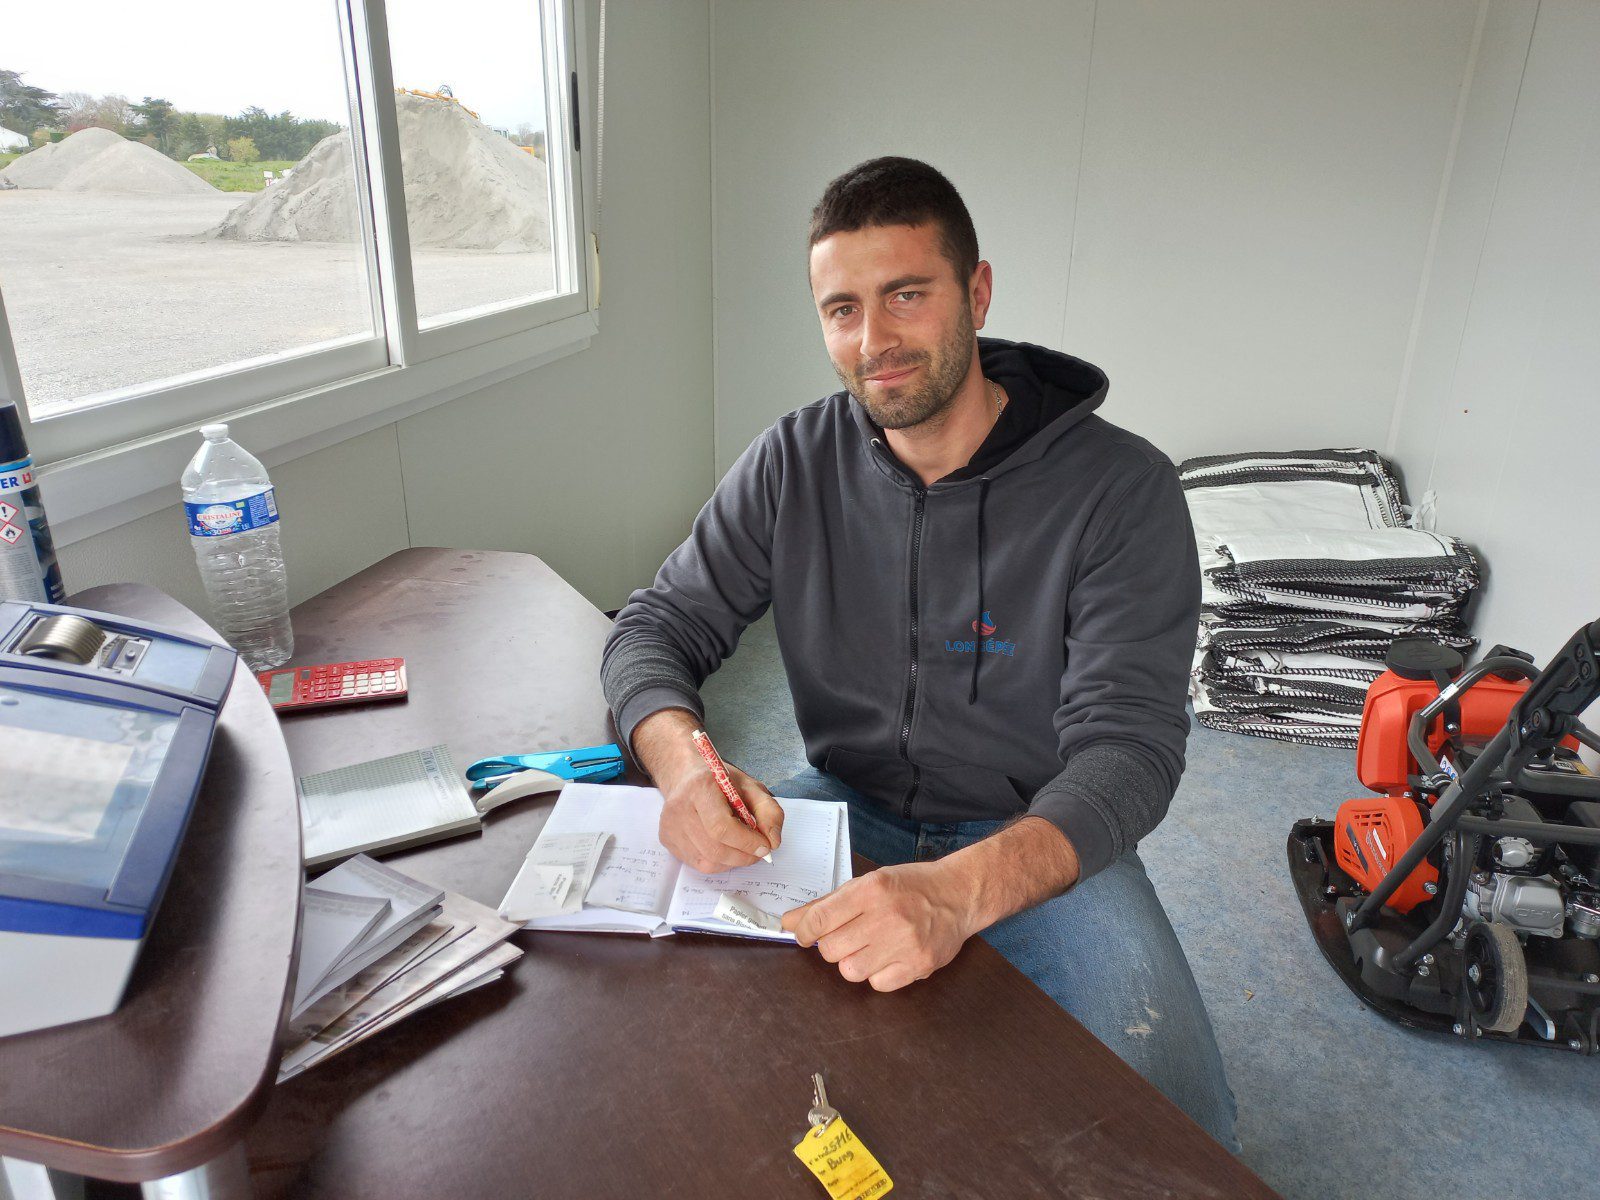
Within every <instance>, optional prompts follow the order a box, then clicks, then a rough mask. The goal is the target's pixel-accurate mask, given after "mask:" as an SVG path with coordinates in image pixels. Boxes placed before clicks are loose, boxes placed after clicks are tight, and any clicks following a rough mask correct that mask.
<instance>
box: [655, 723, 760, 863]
mask: <svg viewBox="0 0 1600 1200" xmlns="http://www.w3.org/2000/svg"><path fill="white" fill-rule="evenodd" d="M698 728H700V723H699V720H698V718H696V717H695V715H694V714H693V713H691V712H689V711H688V710H686V709H681V708H667V709H662V710H661V711H660V712H655V713H651V714H650V715H649V716H648V717H646V718H645V719H644V720H642V721H640V722H639V724H638V726H637V727H636V728H635V729H634V731H633V754H634V758H635V759H637V760H638V762H639V765H640V766H642V767H644V769H645V770H646V771H648V772H650V776H651V778H652V779H654V780H655V782H656V786H657V787H658V788H660V789H661V794H662V796H663V797H664V799H665V803H664V804H663V805H662V808H661V831H660V835H661V844H662V845H663V846H665V847H666V848H667V849H668V850H669V851H670V852H671V853H672V856H673V857H674V858H676V859H678V861H680V862H683V863H687V864H688V865H689V866H691V867H693V868H694V869H695V870H696V871H699V872H701V873H702V874H706V875H710V874H714V873H716V872H718V871H724V870H727V869H728V868H730V867H748V866H749V865H750V864H751V863H753V862H756V861H757V860H758V859H759V858H760V857H761V856H762V855H763V854H766V853H768V852H769V851H770V850H774V849H776V848H777V845H778V842H779V840H780V838H781V836H782V832H783V809H782V808H780V807H779V806H778V802H777V801H776V800H774V799H773V798H772V793H771V792H769V791H768V790H767V789H766V788H765V787H763V786H762V785H761V784H760V783H758V782H757V781H756V780H754V779H752V778H750V776H748V775H746V774H745V773H744V772H743V771H741V770H739V768H738V767H735V766H733V765H731V764H724V765H725V766H727V768H728V778H729V779H730V780H732V782H733V786H734V787H735V788H737V789H738V791H739V795H740V796H742V797H743V798H744V802H745V804H746V805H747V806H748V807H749V809H750V811H751V812H752V813H753V814H754V815H755V818H756V823H757V824H758V825H760V826H761V829H762V833H757V832H756V831H755V830H753V829H751V828H750V827H749V826H748V825H746V824H745V823H744V822H743V821H741V820H740V819H739V818H738V817H737V816H736V815H735V814H734V811H733V808H732V807H731V806H730V805H729V804H728V799H727V797H726V796H724V795H723V794H722V789H721V788H719V787H718V786H717V781H716V778H715V777H714V776H713V775H712V774H711V768H710V767H708V766H707V765H706V762H705V760H704V759H703V758H701V757H700V752H699V751H698V750H696V749H695V748H694V741H693V739H692V736H691V735H692V734H693V733H694V731H695V730H696V729H698ZM763 834H764V835H765V836H763Z"/></svg>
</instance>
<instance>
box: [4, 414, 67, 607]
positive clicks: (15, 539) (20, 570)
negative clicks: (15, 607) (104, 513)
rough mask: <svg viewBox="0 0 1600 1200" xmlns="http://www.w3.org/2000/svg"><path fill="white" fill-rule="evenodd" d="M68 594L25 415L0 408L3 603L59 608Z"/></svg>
mask: <svg viewBox="0 0 1600 1200" xmlns="http://www.w3.org/2000/svg"><path fill="white" fill-rule="evenodd" d="M66 594H67V593H66V588H64V587H63V586H62V583H61V567H60V564H58V563H57V562H56V548H55V543H54V542H53V541H51V539H50V523H49V522H48V521H46V520H45V516H44V500H43V499H42V498H41V497H40V495H39V482H38V480H37V479H36V478H35V477H34V473H33V456H32V455H30V454H29V453H28V443H27V442H25V441H24V440H23V438H22V414H21V413H19V412H17V406H16V405H14V404H0V600H43V601H45V602H46V603H48V604H60V603H61V602H62V601H63V600H64V599H65V598H66Z"/></svg>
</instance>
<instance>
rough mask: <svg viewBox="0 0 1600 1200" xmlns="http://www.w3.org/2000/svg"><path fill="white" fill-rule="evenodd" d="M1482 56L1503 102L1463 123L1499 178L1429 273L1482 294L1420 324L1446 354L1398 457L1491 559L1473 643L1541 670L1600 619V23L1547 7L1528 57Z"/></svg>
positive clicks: (1555, 5) (1541, 9)
mask: <svg viewBox="0 0 1600 1200" xmlns="http://www.w3.org/2000/svg"><path fill="white" fill-rule="evenodd" d="M1519 15H1522V16H1523V17H1524V18H1525V17H1526V14H1519ZM1480 57H1481V59H1482V69H1481V70H1480V72H1479V78H1480V79H1482V80H1484V81H1485V84H1484V86H1485V87H1486V89H1490V90H1492V92H1493V93H1494V95H1495V96H1496V97H1499V98H1500V99H1499V101H1498V103H1496V104H1489V103H1485V104H1484V105H1482V106H1481V107H1478V108H1469V111H1471V112H1473V113H1474V114H1475V116H1477V117H1478V118H1479V119H1477V120H1475V121H1474V122H1473V123H1471V124H1469V125H1468V126H1467V127H1466V128H1464V130H1463V133H1462V144H1463V154H1464V155H1465V154H1466V153H1468V152H1469V151H1470V153H1471V154H1473V155H1474V156H1476V157H1478V158H1481V159H1483V160H1484V161H1486V162H1494V163H1496V164H1497V165H1498V168H1499V169H1498V170H1497V171H1494V172H1492V173H1487V172H1485V173H1475V174H1474V175H1473V176H1472V177H1471V178H1470V179H1468V180H1464V181H1462V183H1461V186H1459V187H1453V188H1452V191H1451V196H1450V213H1449V215H1450V218H1451V219H1452V220H1454V221H1455V222H1456V223H1457V224H1458V226H1459V227H1460V228H1461V229H1462V230H1463V231H1464V232H1463V234H1462V236H1460V237H1458V238H1456V239H1454V240H1451V241H1449V242H1448V243H1447V242H1445V241H1444V240H1441V245H1440V250H1439V253H1438V255H1437V258H1438V262H1437V265H1436V269H1435V274H1436V275H1439V276H1444V277H1448V278H1451V279H1453V280H1458V281H1459V280H1461V279H1470V281H1471V284H1470V288H1469V289H1468V290H1467V291H1466V295H1465V297H1464V298H1463V297H1462V294H1461V293H1462V289H1461V287H1460V285H1459V283H1453V284H1452V285H1451V286H1450V287H1449V288H1447V289H1443V290H1442V291H1441V292H1440V300H1439V302H1438V303H1437V304H1430V305H1429V306H1428V307H1427V308H1425V310H1424V314H1423V324H1422V330H1423V332H1424V334H1425V335H1426V337H1427V338H1430V339H1432V340H1433V341H1435V342H1436V343H1437V347H1436V349H1435V350H1434V352H1432V353H1430V354H1428V355H1426V356H1423V355H1420V354H1419V357H1418V361H1417V367H1416V370H1415V371H1414V373H1413V378H1412V381H1411V386H1410V387H1409V388H1408V390H1407V393H1406V394H1405V395H1404V396H1402V398H1401V408H1400V414H1399V419H1398V420H1397V422H1396V438H1395V447H1396V453H1397V454H1398V456H1399V458H1400V462H1401V465H1402V467H1403V468H1404V470H1405V473H1406V476H1407V480H1408V483H1409V485H1410V488H1411V491H1412V492H1413V494H1419V493H1420V492H1421V491H1422V490H1423V489H1424V488H1426V487H1430V486H1431V487H1432V488H1434V489H1435V490H1436V491H1437V493H1438V525H1439V528H1440V529H1441V530H1443V531H1446V532H1449V533H1454V534H1457V535H1459V536H1462V537H1464V538H1466V539H1467V540H1468V541H1470V542H1472V543H1473V544H1475V545H1476V546H1477V547H1478V548H1479V549H1480V550H1481V551H1482V552H1483V555H1484V558H1485V560H1486V563H1487V566H1488V572H1489V582H1488V585H1487V587H1486V588H1485V591H1484V594H1483V596H1482V600H1481V603H1480V605H1479V608H1478V612H1477V615H1476V618H1475V620H1474V623H1473V624H1474V631H1475V632H1476V633H1477V634H1478V635H1479V636H1480V637H1482V638H1483V639H1484V640H1485V641H1486V642H1496V641H1499V642H1509V643H1513V644H1517V645H1520V646H1521V647H1522V648H1523V649H1525V650H1528V651H1530V652H1532V653H1534V654H1535V655H1536V656H1537V657H1539V658H1540V659H1543V658H1544V657H1545V656H1547V655H1549V654H1550V653H1552V652H1554V651H1555V650H1556V649H1558V648H1559V647H1560V646H1561V644H1562V643H1563V642H1564V641H1565V639H1566V638H1567V637H1568V636H1569V635H1570V634H1571V633H1572V631H1573V630H1574V629H1576V628H1577V627H1578V625H1579V624H1581V623H1584V622H1587V621H1592V620H1594V619H1595V618H1596V617H1597V616H1600V557H1597V556H1596V554H1595V552H1594V548H1593V542H1594V539H1593V534H1592V530H1593V525H1594V519H1595V516H1596V514H1597V513H1600V438H1597V436H1596V430H1597V428H1600V422H1597V416H1600V398H1597V392H1596V383H1595V381H1596V380H1597V379H1600V334H1597V330H1600V204H1597V202H1596V197H1597V196H1600V71H1597V70H1596V63H1600V7H1597V6H1595V5H1594V4H1592V3H1586V2H1584V0H1544V3H1542V4H1541V5H1539V6H1538V16H1537V23H1536V24H1535V25H1534V26H1533V29H1532V40H1531V44H1530V43H1529V42H1528V40H1527V38H1526V37H1524V39H1523V41H1522V44H1521V45H1520V46H1519V45H1518V44H1517V42H1516V39H1515V38H1508V39H1506V40H1504V41H1503V42H1502V43H1500V44H1497V45H1492V44H1491V43H1490V42H1489V41H1488V39H1487V38H1486V40H1485V43H1484V52H1483V54H1482V55H1481V56H1480ZM1510 82H1514V83H1515V87H1514V88H1513V87H1511V86H1509V84H1510ZM1475 86H1476V85H1475ZM1513 104H1514V106H1515V115H1514V117H1511V118H1510V119H1509V120H1508V113H1509V112H1510V106H1511V105H1513ZM1474 231H1476V232H1477V236H1475V237H1474V236H1469V234H1470V233H1472V232H1474Z"/></svg>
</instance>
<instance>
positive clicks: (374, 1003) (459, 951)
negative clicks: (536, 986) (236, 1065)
mask: <svg viewBox="0 0 1600 1200" xmlns="http://www.w3.org/2000/svg"><path fill="white" fill-rule="evenodd" d="M444 919H445V920H447V921H449V922H451V924H452V925H453V926H455V927H458V928H463V929H465V930H466V933H465V934H464V936H462V937H460V938H458V939H457V940H456V941H454V942H452V943H451V944H450V945H448V946H446V947H445V948H443V949H440V950H437V951H436V952H434V953H432V954H430V955H428V957H427V958H425V959H423V960H421V961H420V962H415V963H413V964H411V965H409V966H407V967H406V969H405V970H404V971H401V972H399V973H396V974H394V975H392V976H391V978H390V979H389V980H388V981H387V982H385V983H384V984H383V985H382V986H380V987H379V988H377V989H376V990H375V991H373V992H371V993H369V994H368V995H366V996H363V997H361V998H360V999H359V1000H357V1001H356V1002H355V1003H354V1004H353V1005H351V1006H350V1007H349V1008H347V1009H346V1010H345V1011H344V1012H342V1013H340V1014H339V1015H338V1016H337V1017H336V1018H335V1019H334V1020H333V1021H331V1022H329V1023H328V1024H326V1025H325V1026H323V1027H322V1028H320V1029H318V1030H316V1031H315V1032H314V1033H312V1034H311V1035H310V1036H309V1038H308V1039H307V1040H306V1041H305V1042H303V1043H302V1044H301V1045H299V1046H296V1047H295V1048H294V1049H292V1050H290V1051H289V1052H288V1053H287V1054H285V1055H284V1056H283V1063H282V1066H281V1070H284V1071H287V1070H291V1069H293V1068H295V1067H298V1066H302V1065H309V1064H310V1062H312V1061H315V1060H316V1059H318V1058H321V1057H322V1055H323V1051H325V1050H327V1049H330V1048H332V1047H334V1046H336V1045H338V1044H339V1043H341V1042H345V1041H349V1040H352V1039H353V1038H354V1037H355V1036H356V1035H359V1034H360V1033H361V1032H362V1030H363V1029H364V1028H365V1027H366V1026H368V1025H371V1024H373V1023H374V1022H376V1021H379V1020H381V1019H382V1018H383V1017H384V1016H386V1015H387V1014H388V1013H389V1012H391V1011H392V1010H394V1009H396V1008H398V1007H399V1006H401V1005H402V1004H405V1003H407V1002H409V1001H410V1000H413V999H415V998H416V997H417V996H419V995H421V994H422V993H424V992H426V991H428V989H430V988H431V987H433V986H434V985H435V984H437V983H439V982H440V981H441V980H445V979H447V978H449V977H450V976H451V975H452V974H454V973H455V972H456V971H458V970H460V969H462V968H464V967H468V966H469V964H472V963H474V961H475V960H477V959H478V958H480V957H481V956H483V955H484V954H485V953H486V952H487V951H489V950H491V949H493V948H494V947H495V946H497V945H498V944H499V943H500V942H503V941H504V940H505V939H506V938H508V937H510V936H511V935H512V934H513V933H515V932H516V931H517V928H518V927H517V925H516V923H515V922H512V921H504V920H501V919H500V918H499V917H498V916H496V915H495V913H494V911H493V910H492V909H489V908H486V907H485V906H483V905H481V904H479V903H477V902H476V901H473V900H469V899H467V897H465V896H461V895H457V894H456V893H454V892H447V893H446V894H445V898H444Z"/></svg>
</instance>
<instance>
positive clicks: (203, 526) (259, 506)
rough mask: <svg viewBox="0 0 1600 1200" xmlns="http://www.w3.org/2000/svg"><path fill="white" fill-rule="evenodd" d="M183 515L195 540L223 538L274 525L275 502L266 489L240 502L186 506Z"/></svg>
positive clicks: (275, 517) (275, 515) (269, 489)
mask: <svg viewBox="0 0 1600 1200" xmlns="http://www.w3.org/2000/svg"><path fill="white" fill-rule="evenodd" d="M183 511H184V514H185V515H186V516H187V517H188V518H189V532H190V533H191V534H193V535H194V536H195V537H224V536H226V535H227V534H230V533H246V532H248V531H249V530H252V529H260V528H261V527H262V526H263V525H274V524H276V523H277V520H278V501H277V498H276V497H275V496H274V495H273V493H272V489H271V488H268V489H267V490H266V491H264V492H257V493H256V494H255V495H254V496H246V497H244V499H242V500H229V501H226V502H221V501H212V502H211V503H210V504H185V505H184V506H183Z"/></svg>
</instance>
